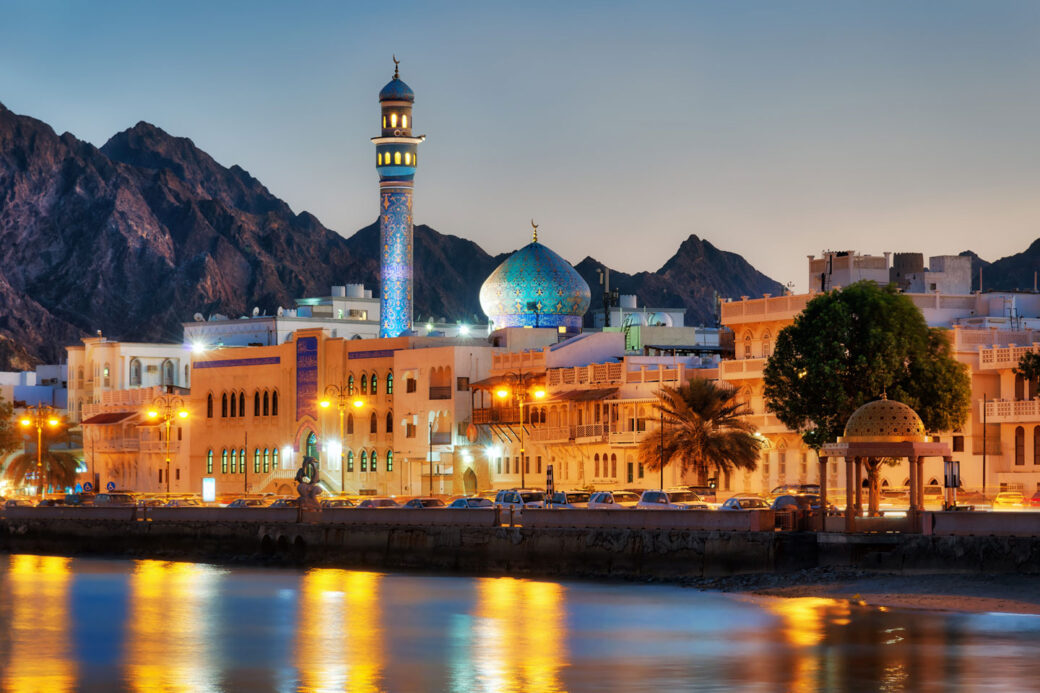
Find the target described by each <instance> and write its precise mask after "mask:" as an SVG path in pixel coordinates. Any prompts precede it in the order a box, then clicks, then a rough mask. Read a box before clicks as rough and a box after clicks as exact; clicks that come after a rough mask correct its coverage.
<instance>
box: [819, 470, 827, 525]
mask: <svg viewBox="0 0 1040 693" xmlns="http://www.w3.org/2000/svg"><path fill="white" fill-rule="evenodd" d="M817 529H818V531H820V532H826V531H827V458H826V457H822V456H821V457H820V522H819V526H818V527H817Z"/></svg>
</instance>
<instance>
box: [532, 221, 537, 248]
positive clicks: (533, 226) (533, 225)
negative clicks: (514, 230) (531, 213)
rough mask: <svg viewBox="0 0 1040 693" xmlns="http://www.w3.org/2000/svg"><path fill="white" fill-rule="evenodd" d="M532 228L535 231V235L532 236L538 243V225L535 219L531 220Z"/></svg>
mask: <svg viewBox="0 0 1040 693" xmlns="http://www.w3.org/2000/svg"><path fill="white" fill-rule="evenodd" d="M531 228H532V229H534V233H533V234H532V235H533V236H534V242H535V243H537V242H538V224H536V223H534V219H532V220H531Z"/></svg>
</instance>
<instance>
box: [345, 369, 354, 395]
mask: <svg viewBox="0 0 1040 693" xmlns="http://www.w3.org/2000/svg"><path fill="white" fill-rule="evenodd" d="M347 394H348V395H352V394H354V374H353V373H351V374H350V375H349V376H347Z"/></svg>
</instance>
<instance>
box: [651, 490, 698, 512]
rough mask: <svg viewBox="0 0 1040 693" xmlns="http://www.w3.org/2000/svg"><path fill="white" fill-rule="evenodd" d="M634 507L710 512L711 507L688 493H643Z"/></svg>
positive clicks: (695, 495)
mask: <svg viewBox="0 0 1040 693" xmlns="http://www.w3.org/2000/svg"><path fill="white" fill-rule="evenodd" d="M636 507H637V508H639V509H640V510H710V509H711V506H709V505H708V504H707V503H705V502H704V501H702V500H701V499H700V496H698V495H697V494H696V493H693V492H690V491H675V492H672V493H665V492H664V491H643V495H642V496H640V497H639V502H638V503H637V504H636Z"/></svg>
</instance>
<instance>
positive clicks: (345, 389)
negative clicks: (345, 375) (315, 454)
mask: <svg viewBox="0 0 1040 693" xmlns="http://www.w3.org/2000/svg"><path fill="white" fill-rule="evenodd" d="M353 394H354V393H353V392H352V389H351V386H350V385H343V384H341V385H329V386H327V387H326V388H325V396H324V397H322V398H321V400H319V401H318V406H320V407H321V408H322V409H328V408H330V407H331V406H332V405H333V404H335V405H336V409H337V410H339V440H340V443H339V446H338V448H337V454H338V456H339V490H340V493H342V492H343V490H344V489H345V488H346V487H347V469H346V466H345V465H344V464H343V442H344V440H345V438H344V437H343V414H344V412H345V411H346V410H347V407H354V408H355V409H361V408H362V407H363V406H365V400H363V399H361V398H360V397H354V398H353V399H351V396H352V395H353ZM333 398H335V401H333ZM328 453H329V455H330V456H332V455H333V451H332V449H331V446H330V447H329V448H328Z"/></svg>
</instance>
